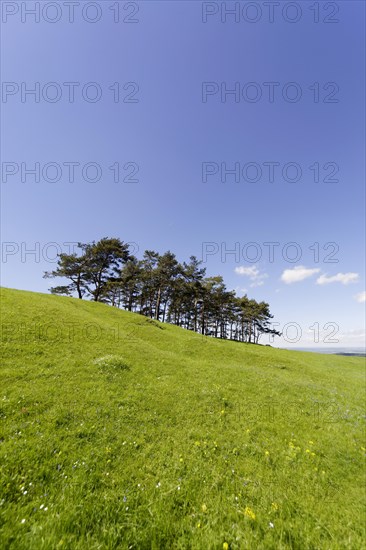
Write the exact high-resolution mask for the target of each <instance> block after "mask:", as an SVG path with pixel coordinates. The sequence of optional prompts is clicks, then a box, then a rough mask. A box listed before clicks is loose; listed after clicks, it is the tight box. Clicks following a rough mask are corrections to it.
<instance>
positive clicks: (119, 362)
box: [94, 355, 130, 370]
mask: <svg viewBox="0 0 366 550" xmlns="http://www.w3.org/2000/svg"><path fill="white" fill-rule="evenodd" d="M94 364H95V365H96V366H97V367H99V368H101V369H108V370H129V369H130V367H129V366H128V365H127V363H126V362H125V361H124V359H123V358H122V357H120V356H118V355H104V357H99V358H98V359H95V361H94Z"/></svg>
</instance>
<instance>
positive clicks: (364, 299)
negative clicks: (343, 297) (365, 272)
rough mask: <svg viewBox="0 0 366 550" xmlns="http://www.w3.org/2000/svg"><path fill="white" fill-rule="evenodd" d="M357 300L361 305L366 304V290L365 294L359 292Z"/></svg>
mask: <svg viewBox="0 0 366 550" xmlns="http://www.w3.org/2000/svg"><path fill="white" fill-rule="evenodd" d="M355 298H356V300H357V302H359V303H360V304H363V303H364V302H366V290H364V291H363V292H359V294H356V296H355Z"/></svg>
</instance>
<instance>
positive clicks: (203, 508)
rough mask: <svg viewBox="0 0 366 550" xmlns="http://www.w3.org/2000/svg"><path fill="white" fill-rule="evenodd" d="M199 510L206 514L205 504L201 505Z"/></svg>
mask: <svg viewBox="0 0 366 550" xmlns="http://www.w3.org/2000/svg"><path fill="white" fill-rule="evenodd" d="M201 509H202V512H207V506H206V504H202V506H201Z"/></svg>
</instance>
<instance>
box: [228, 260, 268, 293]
mask: <svg viewBox="0 0 366 550" xmlns="http://www.w3.org/2000/svg"><path fill="white" fill-rule="evenodd" d="M235 273H236V274H237V275H242V276H245V277H249V279H250V280H251V281H253V282H252V283H251V284H250V285H249V286H250V287H251V288H255V287H257V286H262V285H264V280H263V279H267V277H268V274H267V273H261V272H260V270H259V269H258V267H257V266H256V265H252V266H250V267H244V266H243V265H241V266H239V267H236V268H235Z"/></svg>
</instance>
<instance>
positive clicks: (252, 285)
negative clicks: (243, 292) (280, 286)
mask: <svg viewBox="0 0 366 550" xmlns="http://www.w3.org/2000/svg"><path fill="white" fill-rule="evenodd" d="M263 285H264V281H254V283H251V284H250V285H249V286H250V287H251V288H255V287H256V286H263Z"/></svg>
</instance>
